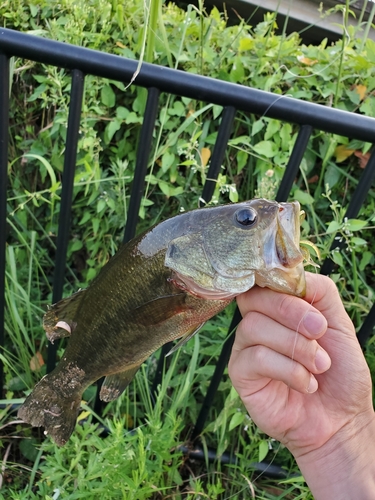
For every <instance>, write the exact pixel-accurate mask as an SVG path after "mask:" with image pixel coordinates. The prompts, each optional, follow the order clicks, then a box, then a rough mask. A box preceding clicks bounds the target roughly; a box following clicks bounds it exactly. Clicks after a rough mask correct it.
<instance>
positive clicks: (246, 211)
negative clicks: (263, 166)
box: [234, 208, 257, 229]
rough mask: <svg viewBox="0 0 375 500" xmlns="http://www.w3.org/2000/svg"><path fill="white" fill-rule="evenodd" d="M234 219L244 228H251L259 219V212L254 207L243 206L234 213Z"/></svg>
mask: <svg viewBox="0 0 375 500" xmlns="http://www.w3.org/2000/svg"><path fill="white" fill-rule="evenodd" d="M234 219H235V221H236V222H237V225H239V226H241V227H242V229H250V227H251V226H253V225H254V224H255V222H256V221H257V213H256V211H255V210H254V209H253V208H241V209H240V210H237V212H236V213H235V214H234Z"/></svg>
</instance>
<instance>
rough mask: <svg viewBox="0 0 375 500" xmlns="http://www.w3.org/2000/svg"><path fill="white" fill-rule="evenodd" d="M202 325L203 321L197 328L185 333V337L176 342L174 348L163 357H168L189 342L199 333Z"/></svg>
mask: <svg viewBox="0 0 375 500" xmlns="http://www.w3.org/2000/svg"><path fill="white" fill-rule="evenodd" d="M204 323H205V321H204V322H203V323H201V324H200V325H199V326H198V327H194V328H193V329H192V330H189V331H188V332H187V333H185V335H184V336H183V337H182V338H181V339H180V340H179V341H178V342H177V344H176V345H175V346H173V347H172V349H171V350H170V351H169V352H168V353H167V354H166V355H165V357H167V356H170V355H171V354H173V353H174V352H175V351H177V349H179V348H180V347H182V346H183V345H185V344H186V342H187V341H188V340H190V339H191V338H192V337H194V335H195V334H196V333H198V332H199V330H200V329H201V328H202V326H203V325H204Z"/></svg>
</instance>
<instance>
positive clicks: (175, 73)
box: [0, 28, 375, 143]
mask: <svg viewBox="0 0 375 500" xmlns="http://www.w3.org/2000/svg"><path fill="white" fill-rule="evenodd" d="M0 50H1V51H2V52H3V53H4V54H7V55H9V57H11V56H16V57H21V58H24V59H30V60H32V61H36V62H40V63H44V64H50V65H52V66H58V67H61V68H66V69H71V70H73V69H80V70H81V71H82V72H83V73H86V74H90V75H95V76H100V77H103V78H110V79H112V80H119V81H122V82H130V81H132V79H133V78H134V81H133V83H132V84H133V85H137V86H140V87H147V88H149V87H156V88H158V89H159V90H160V91H161V92H167V93H170V94H176V95H180V96H185V97H190V98H192V99H196V100H199V101H206V102H211V103H213V104H219V105H220V106H233V107H234V108H236V109H240V110H242V111H248V112H249V113H254V114H257V115H262V116H266V117H269V118H276V119H278V120H282V121H288V122H292V123H296V124H299V125H311V126H312V127H314V128H317V129H320V130H324V131H325V132H331V133H334V134H339V135H344V136H348V137H351V138H353V139H359V140H362V141H367V142H372V143H375V127H374V120H373V119H372V118H369V117H366V116H363V115H357V114H353V113H348V112H346V111H342V110H340V109H334V108H328V107H325V106H321V105H319V104H314V103H310V102H306V101H300V100H298V99H294V98H292V97H288V96H280V95H277V94H272V93H271V92H265V91H262V90H257V89H253V88H249V87H244V86H241V85H237V84H235V83H228V82H224V81H220V80H215V79H213V78H208V77H205V76H200V75H195V74H191V73H186V72H184V71H180V70H175V69H171V68H165V67H163V66H157V65H154V64H149V63H142V65H141V68H140V69H139V68H138V62H137V61H133V60H131V59H126V58H123V57H121V56H116V55H111V54H105V53H103V52H99V51H96V50H92V49H86V48H83V47H76V46H73V45H69V44H67V43H62V42H56V41H53V40H46V39H44V38H39V37H35V36H32V35H27V34H24V33H19V32H17V31H13V30H9V29H6V28H0ZM138 70H139V73H137V72H138ZM135 75H136V76H135ZM348 115H349V116H350V118H349V116H348Z"/></svg>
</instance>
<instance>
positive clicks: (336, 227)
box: [327, 220, 342, 234]
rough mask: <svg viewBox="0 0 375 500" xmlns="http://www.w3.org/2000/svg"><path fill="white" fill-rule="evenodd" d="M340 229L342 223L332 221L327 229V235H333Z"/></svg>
mask: <svg viewBox="0 0 375 500" xmlns="http://www.w3.org/2000/svg"><path fill="white" fill-rule="evenodd" d="M341 228H342V223H341V222H337V221H335V220H332V221H331V222H330V223H329V224H328V227H327V234H330V233H335V232H336V231H339V230H340V229H341Z"/></svg>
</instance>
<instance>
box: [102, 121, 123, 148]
mask: <svg viewBox="0 0 375 500" xmlns="http://www.w3.org/2000/svg"><path fill="white" fill-rule="evenodd" d="M120 128H121V122H120V121H119V120H118V119H115V120H113V121H112V122H109V123H108V125H107V126H106V128H105V132H104V142H105V143H106V144H109V143H110V142H111V140H112V138H113V136H114V135H115V133H116V132H117V131H118V130H120Z"/></svg>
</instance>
